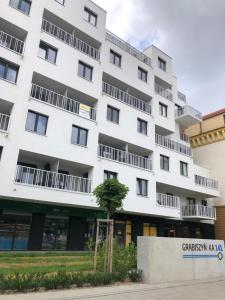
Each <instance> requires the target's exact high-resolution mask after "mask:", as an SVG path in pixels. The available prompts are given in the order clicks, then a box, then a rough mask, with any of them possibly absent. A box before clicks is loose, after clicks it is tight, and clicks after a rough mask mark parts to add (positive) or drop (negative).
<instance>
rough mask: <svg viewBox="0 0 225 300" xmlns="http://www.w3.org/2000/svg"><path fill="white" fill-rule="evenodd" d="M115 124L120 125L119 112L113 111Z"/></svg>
mask: <svg viewBox="0 0 225 300" xmlns="http://www.w3.org/2000/svg"><path fill="white" fill-rule="evenodd" d="M112 121H113V122H115V123H119V111H118V110H116V109H114V110H113V120H112Z"/></svg>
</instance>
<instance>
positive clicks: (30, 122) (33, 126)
mask: <svg viewBox="0 0 225 300" xmlns="http://www.w3.org/2000/svg"><path fill="white" fill-rule="evenodd" d="M47 124H48V117H46V116H44V115H41V114H39V113H36V112H34V111H30V110H29V111H28V114H27V121H26V130H28V131H33V132H36V133H39V134H43V135H45V134H46V130H47Z"/></svg>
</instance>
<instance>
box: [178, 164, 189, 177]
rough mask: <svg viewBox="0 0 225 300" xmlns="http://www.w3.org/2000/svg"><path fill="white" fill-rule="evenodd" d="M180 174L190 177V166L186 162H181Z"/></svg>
mask: <svg viewBox="0 0 225 300" xmlns="http://www.w3.org/2000/svg"><path fill="white" fill-rule="evenodd" d="M180 174H181V175H183V176H188V164H187V163H186V162H183V161H180Z"/></svg>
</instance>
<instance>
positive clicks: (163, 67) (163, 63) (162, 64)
mask: <svg viewBox="0 0 225 300" xmlns="http://www.w3.org/2000/svg"><path fill="white" fill-rule="evenodd" d="M158 67H159V68H160V69H161V70H163V71H166V61H165V60H163V59H162V58H160V57H158Z"/></svg>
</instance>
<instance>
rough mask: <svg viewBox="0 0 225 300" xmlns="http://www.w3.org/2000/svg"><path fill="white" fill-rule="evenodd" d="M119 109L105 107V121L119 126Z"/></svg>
mask: <svg viewBox="0 0 225 300" xmlns="http://www.w3.org/2000/svg"><path fill="white" fill-rule="evenodd" d="M119 114H120V111H119V109H117V108H115V107H112V106H110V105H108V106H107V120H108V121H111V122H114V123H117V124H119Z"/></svg>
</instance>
